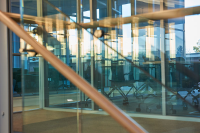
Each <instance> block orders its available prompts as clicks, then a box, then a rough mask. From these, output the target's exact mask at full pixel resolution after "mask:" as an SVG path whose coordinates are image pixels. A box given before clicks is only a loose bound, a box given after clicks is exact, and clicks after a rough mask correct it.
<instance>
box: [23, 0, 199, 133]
mask: <svg viewBox="0 0 200 133" xmlns="http://www.w3.org/2000/svg"><path fill="white" fill-rule="evenodd" d="M36 2H38V1H36V0H35V1H26V0H24V7H28V6H30V5H37V11H36V10H35V11H34V12H32V11H31V10H29V11H28V9H26V8H24V15H23V17H24V28H25V30H26V31H27V32H29V33H30V34H31V35H32V36H33V37H34V38H35V39H36V40H37V41H39V42H40V43H41V44H43V45H44V46H45V47H46V48H47V49H48V50H49V51H51V52H52V53H53V54H54V55H56V56H57V57H58V58H59V59H60V60H62V61H63V62H64V63H65V64H67V65H68V66H70V67H71V68H72V69H73V70H74V71H75V72H77V73H78V74H79V75H80V76H82V77H83V78H84V79H85V80H86V81H88V82H89V83H90V84H91V85H93V86H94V87H95V88H96V89H97V90H98V91H99V92H100V93H102V94H103V95H105V96H106V97H107V98H108V99H110V100H111V101H112V102H113V103H114V104H115V105H116V106H118V107H119V108H121V109H122V110H124V111H125V112H126V113H128V114H129V115H131V116H137V115H138V116H139V115H140V114H146V115H148V116H149V117H151V118H152V117H153V118H161V117H162V116H184V117H190V118H192V117H198V110H199V92H200V90H199V83H198V77H199V65H198V64H199V63H198V62H199V55H198V52H199V51H198V50H199V46H198V45H199V41H198V39H197V38H198V37H196V38H195V39H197V41H196V42H195V43H197V45H195V44H193V46H189V45H190V42H192V40H190V38H191V35H189V34H195V33H194V32H193V31H191V30H190V28H188V27H191V28H192V25H193V24H195V22H188V19H187V17H189V16H187V17H182V18H174V19H165V20H149V19H146V18H143V17H142V16H139V15H142V14H146V13H155V14H156V13H157V12H159V11H167V10H172V9H177V8H183V7H186V5H184V4H185V1H183V0H173V1H171V0H168V1H164V2H163V3H161V2H160V1H157V0H149V1H143V0H82V1H81V0H77V1H66V0H59V1H55V0H49V1H48V2H47V1H45V0H43V1H41V2H40V3H39V4H36ZM195 6H197V5H195ZM55 7H57V9H56V8H55ZM25 15H32V16H33V17H35V18H34V19H35V20H41V21H42V23H30V22H28V21H26V19H25V17H26V16H25ZM134 15H135V16H134ZM131 16H132V17H131ZM133 16H134V17H133ZM130 17H131V18H130ZM190 17H191V16H190ZM34 19H33V20H34ZM129 19H131V20H129ZM128 20H129V21H128ZM197 21H198V19H197ZM75 22H77V23H78V24H75ZM186 22H187V23H186ZM194 27H195V26H194ZM197 27H198V26H197ZM84 28H85V29H84ZM186 29H187V31H188V33H189V34H188V33H186ZM96 30H102V31H104V35H103V36H102V37H100V38H98V39H97V38H96V37H94V36H93V34H94V32H95V31H96ZM35 31H36V32H35ZM40 31H41V32H40ZM186 40H187V41H188V42H187V41H186ZM189 40H190V41H189ZM186 42H187V43H186ZM22 45H23V46H26V47H28V44H22ZM23 56H24V58H23V67H24V68H23V69H22V70H23V80H24V84H23V86H24V89H23V91H24V110H29V109H44V110H43V113H44V114H45V113H49V112H48V111H47V110H54V111H66V112H76V111H77V112H78V113H77V114H76V115H74V114H70V115H72V116H73V117H71V119H72V121H73V123H76V124H78V128H76V127H73V129H74V130H75V131H79V130H82V131H83V132H88V131H89V130H88V129H87V128H88V127H89V125H93V127H94V128H95V127H97V126H95V124H96V125H98V124H99V125H100V126H99V127H102V128H101V130H100V129H99V131H103V129H104V128H103V127H105V126H106V125H105V123H98V122H97V123H90V122H89V120H91V119H92V120H95V117H96V115H92V113H94V112H95V113H100V114H104V113H105V112H104V111H103V110H102V109H101V108H100V107H98V106H97V105H96V104H95V103H94V102H93V101H92V100H91V99H90V98H89V97H88V96H87V95H85V94H83V93H82V92H81V91H80V90H79V89H78V88H76V87H75V86H74V85H73V84H72V83H71V82H70V81H69V80H67V79H65V78H64V77H63V76H62V75H61V74H60V73H59V72H58V71H57V70H55V68H53V67H52V66H51V64H49V63H48V62H46V61H44V59H43V58H42V57H41V56H40V55H36V56H34V57H31V56H30V55H29V54H28V53H24V55H23ZM37 113H38V112H35V113H34V112H33V114H32V115H37V116H38V117H40V114H37ZM50 114H51V113H50ZM150 115H151V116H150ZM92 116H93V117H92ZM52 117H53V114H52ZM59 117H61V116H59ZM30 118H31V117H29V116H28V113H27V115H26V113H25V120H26V121H25V123H24V125H26V126H25V127H26V128H25V129H26V130H27V131H30V129H29V128H30V127H29V126H27V125H29V124H31V123H30V120H29V119H30ZM174 118H175V117H174ZM67 119H68V118H67V117H65V120H66V121H67ZM184 119H187V118H184ZM45 120H46V121H49V122H50V120H49V119H47V118H46V119H45ZM51 120H53V118H51ZM101 120H102V121H106V120H107V118H103V117H102V119H101ZM109 120H110V119H109ZM110 121H112V122H110V123H114V122H113V120H110ZM197 121H198V120H197ZM36 123H37V122H36ZM177 123H178V122H176V121H175V122H174V124H177ZM31 126H32V128H35V127H37V126H39V125H34V124H32V125H31ZM109 126H110V125H109ZM116 127H117V126H116V125H114V126H113V127H112V128H116ZM145 127H147V128H148V129H150V128H149V127H148V126H145V124H144V128H145ZM166 127H167V126H166ZM191 127H192V126H191ZM65 128H67V127H65ZM65 128H64V129H65ZM64 129H63V131H64ZM108 129H109V130H111V128H109V127H108ZM116 129H117V130H121V131H122V130H123V129H122V128H121V127H119V128H116ZM195 129H196V127H195ZM38 130H39V129H38ZM43 130H45V128H43ZM92 130H94V129H92V128H91V129H90V131H92ZM163 130H164V129H163ZM172 130H175V129H172ZM113 131H114V130H113ZM154 131H158V130H156V129H155V130H154Z"/></svg>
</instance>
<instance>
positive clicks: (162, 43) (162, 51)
mask: <svg viewBox="0 0 200 133" xmlns="http://www.w3.org/2000/svg"><path fill="white" fill-rule="evenodd" d="M163 10H164V3H163V0H161V1H160V11H163ZM160 56H161V82H162V84H164V85H165V81H166V80H165V76H166V75H165V74H166V71H165V24H164V20H160ZM162 115H166V89H165V87H164V86H162Z"/></svg>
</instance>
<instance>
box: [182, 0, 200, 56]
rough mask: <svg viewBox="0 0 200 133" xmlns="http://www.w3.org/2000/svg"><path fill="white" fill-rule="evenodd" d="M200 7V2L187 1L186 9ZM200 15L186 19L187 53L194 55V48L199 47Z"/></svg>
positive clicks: (199, 0)
mask: <svg viewBox="0 0 200 133" xmlns="http://www.w3.org/2000/svg"><path fill="white" fill-rule="evenodd" d="M194 6H200V0H185V8H188V7H194ZM199 31H200V15H192V16H187V17H185V44H186V53H194V50H193V46H197V42H198V40H199V39H200V34H199Z"/></svg>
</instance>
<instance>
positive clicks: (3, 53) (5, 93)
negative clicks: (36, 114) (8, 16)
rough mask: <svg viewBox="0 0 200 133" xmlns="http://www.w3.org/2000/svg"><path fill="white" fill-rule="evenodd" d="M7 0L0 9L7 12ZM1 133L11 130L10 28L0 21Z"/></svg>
mask: <svg viewBox="0 0 200 133" xmlns="http://www.w3.org/2000/svg"><path fill="white" fill-rule="evenodd" d="M7 6H8V4H7V0H1V1H0V10H1V11H4V12H7V11H8V8H7ZM0 31H1V32H0V46H1V48H0V62H1V65H0V133H9V132H11V130H10V129H11V111H10V110H11V107H10V103H11V102H12V101H10V94H9V93H10V92H11V91H10V89H11V86H10V77H9V68H10V67H11V66H10V65H9V54H10V52H11V51H10V49H9V43H8V39H9V38H8V28H7V27H6V26H5V25H4V24H3V23H1V22H0Z"/></svg>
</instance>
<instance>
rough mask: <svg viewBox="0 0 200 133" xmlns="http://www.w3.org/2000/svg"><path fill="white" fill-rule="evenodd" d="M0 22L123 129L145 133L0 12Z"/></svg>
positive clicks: (133, 132) (132, 132) (134, 132)
mask: <svg viewBox="0 0 200 133" xmlns="http://www.w3.org/2000/svg"><path fill="white" fill-rule="evenodd" d="M0 21H1V22H3V23H4V24H5V25H6V26H7V27H8V28H9V29H10V30H12V31H13V32H14V33H15V34H17V35H18V36H19V37H20V38H22V39H23V40H24V41H26V43H28V44H30V45H31V46H32V47H33V48H34V50H35V51H36V52H37V53H39V54H41V55H42V57H43V58H44V59H45V60H46V61H48V62H49V63H50V64H51V65H52V66H53V67H55V68H56V69H57V70H58V71H59V72H60V73H61V74H62V75H63V76H64V77H65V78H67V79H68V80H70V81H71V82H72V83H73V84H74V85H75V86H76V87H78V88H79V89H80V90H81V91H82V92H84V93H85V94H86V95H87V96H89V97H90V98H91V99H92V100H93V101H94V102H95V103H96V104H97V105H99V106H100V107H101V108H102V109H103V110H105V111H106V112H107V113H108V114H109V115H110V116H111V117H113V118H114V119H115V120H116V121H117V122H118V123H120V124H121V125H122V126H123V127H124V128H125V129H127V130H128V131H129V132H131V133H146V132H147V131H146V130H145V129H144V128H143V127H141V126H140V125H139V124H138V123H137V122H136V121H134V120H133V119H132V118H131V117H129V116H127V115H126V114H125V113H124V112H123V111H122V110H121V109H119V108H118V107H117V106H115V105H114V104H113V103H112V102H110V101H109V100H108V99H107V98H106V97H105V96H103V95H102V94H101V93H99V92H98V91H97V90H96V89H95V88H94V87H92V86H91V85H90V84H89V83H88V82H87V81H85V80H84V79H83V78H81V77H80V76H79V75H78V74H77V73H76V72H74V71H73V70H72V69H71V68H70V67H69V66H67V65H66V64H64V63H63V62H62V61H61V60H60V59H58V58H57V57H56V56H55V55H54V54H53V53H51V52H50V51H48V50H47V49H46V48H45V47H44V46H43V45H41V44H40V43H39V42H37V41H36V40H35V39H34V38H33V37H31V36H30V35H29V34H28V33H27V32H26V31H25V30H24V29H23V28H22V27H20V26H19V25H18V24H17V23H16V22H14V21H13V20H12V19H11V18H9V17H8V16H6V14H4V13H3V12H2V11H0Z"/></svg>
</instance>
